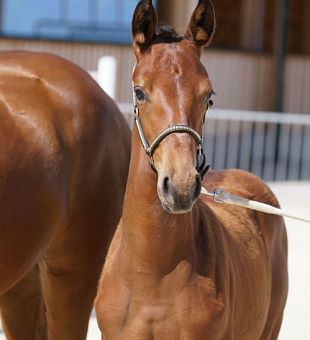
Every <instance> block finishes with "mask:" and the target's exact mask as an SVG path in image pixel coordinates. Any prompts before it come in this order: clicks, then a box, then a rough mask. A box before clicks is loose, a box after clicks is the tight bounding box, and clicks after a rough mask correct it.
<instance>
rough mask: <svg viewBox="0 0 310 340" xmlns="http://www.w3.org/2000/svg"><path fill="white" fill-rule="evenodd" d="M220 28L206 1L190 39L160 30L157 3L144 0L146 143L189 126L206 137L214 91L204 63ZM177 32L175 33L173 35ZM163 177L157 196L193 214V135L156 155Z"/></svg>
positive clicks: (138, 25) (140, 21)
mask: <svg viewBox="0 0 310 340" xmlns="http://www.w3.org/2000/svg"><path fill="white" fill-rule="evenodd" d="M214 26H215V19H214V10H213V6H212V3H211V1H210V0H200V1H199V3H198V5H197V7H196V9H195V11H194V13H193V15H192V18H191V21H190V24H189V26H188V29H187V32H186V35H185V37H178V36H176V35H171V34H169V33H167V31H165V33H164V34H163V33H162V32H161V33H158V31H156V28H157V15H156V12H155V9H154V7H153V5H152V1H151V0H141V1H140V2H139V3H138V5H137V8H136V10H135V13H134V17H133V22H132V31H133V48H134V52H135V55H136V59H137V64H136V67H135V70H134V72H133V85H134V90H135V94H136V98H137V105H138V109H139V115H140V119H141V124H142V127H143V131H144V134H145V136H146V139H147V140H148V141H149V142H152V141H153V140H154V138H155V137H156V136H158V134H159V133H160V132H162V131H164V130H166V129H167V128H169V127H172V126H175V125H187V126H189V127H191V128H192V129H194V130H196V131H197V132H198V133H199V134H200V135H201V134H202V124H203V118H204V115H205V112H206V110H207V107H208V102H209V100H210V98H211V95H212V92H213V91H212V86H211V83H210V80H209V78H208V74H207V72H206V70H205V69H204V67H203V66H202V64H201V62H200V55H201V52H202V48H203V46H205V45H206V44H207V43H208V42H209V41H210V39H211V37H212V35H213V32H214ZM170 33H171V32H170ZM153 160H154V165H155V168H156V171H157V173H158V182H157V191H158V196H159V198H160V200H161V203H162V205H163V207H164V209H166V210H167V211H169V212H171V213H185V212H187V211H189V210H191V209H192V207H193V204H194V203H195V202H196V200H197V198H198V196H199V194H200V190H201V178H200V175H199V174H198V172H197V170H196V165H197V143H196V141H195V139H194V138H193V137H192V136H191V135H189V134H187V133H173V134H170V135H169V136H167V137H166V138H165V139H164V140H162V141H161V142H160V144H159V145H158V147H157V148H156V150H155V152H154V154H153Z"/></svg>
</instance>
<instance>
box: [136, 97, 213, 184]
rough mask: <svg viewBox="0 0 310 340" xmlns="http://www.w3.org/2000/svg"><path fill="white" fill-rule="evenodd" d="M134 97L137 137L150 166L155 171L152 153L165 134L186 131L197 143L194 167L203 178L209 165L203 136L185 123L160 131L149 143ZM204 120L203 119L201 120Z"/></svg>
mask: <svg viewBox="0 0 310 340" xmlns="http://www.w3.org/2000/svg"><path fill="white" fill-rule="evenodd" d="M133 97H134V113H135V123H136V126H137V129H138V133H139V137H140V140H141V143H142V146H143V148H144V150H145V153H146V154H147V155H148V156H149V157H150V162H149V164H150V166H151V168H152V169H153V170H154V171H155V172H156V168H155V165H154V160H153V154H154V151H155V150H156V148H157V147H158V145H159V144H160V142H161V141H162V140H163V139H165V138H166V137H167V136H169V135H171V134H172V133H187V134H189V135H191V136H192V137H193V138H194V139H195V141H196V143H197V165H196V169H197V171H198V173H199V174H200V177H201V180H203V179H204V175H205V174H206V172H207V171H208V169H209V165H207V163H206V157H205V154H204V152H203V148H202V145H203V138H202V137H201V136H200V134H199V133H198V132H197V131H195V130H194V129H192V128H191V127H189V126H187V125H183V124H180V125H175V126H172V127H169V128H167V129H166V130H164V131H162V132H161V133H160V134H159V135H158V136H157V137H156V138H155V139H154V140H153V142H152V143H151V144H149V143H148V141H147V139H146V137H145V135H144V132H143V128H142V125H141V121H140V117H139V109H138V106H137V100H136V98H135V95H134V96H133ZM203 121H204V120H203Z"/></svg>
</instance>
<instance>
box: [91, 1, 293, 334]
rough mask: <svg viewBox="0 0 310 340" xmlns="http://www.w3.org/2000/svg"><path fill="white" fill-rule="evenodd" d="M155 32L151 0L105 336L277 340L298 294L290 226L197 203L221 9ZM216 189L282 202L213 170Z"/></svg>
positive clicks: (252, 183) (111, 262)
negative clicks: (291, 280) (291, 279)
mask: <svg viewBox="0 0 310 340" xmlns="http://www.w3.org/2000/svg"><path fill="white" fill-rule="evenodd" d="M156 26H157V16H156V13H155V10H154V8H153V6H152V3H151V1H150V0H141V1H140V2H139V4H138V6H137V8H136V11H135V14H134V19H133V37H134V51H135V54H136V58H137V65H136V67H135V70H134V72H133V83H134V91H135V97H136V104H137V107H136V110H135V111H136V122H137V127H134V130H133V136H132V157H131V163H130V169H129V177H128V182H127V189H126V194H125V200H124V208H123V216H122V220H121V223H120V224H119V226H118V229H117V232H116V234H115V236H114V239H113V241H112V244H111V247H110V250H109V253H108V255H107V258H106V263H105V266H104V269H103V273H102V277H101V280H100V285H99V290H98V295H97V299H96V311H97V317H98V323H99V327H100V329H101V332H102V336H103V339H105V340H116V339H124V340H135V339H139V340H151V339H155V340H166V339H175V340H200V339H201V340H205V339H211V340H216V339H235V340H257V339H261V340H268V339H276V338H277V335H278V332H279V329H280V326H281V321H282V315H283V309H284V305H285V301H286V296H287V240H286V231H285V226H284V222H283V219H282V218H280V217H277V216H270V215H264V214H262V213H257V212H253V211H250V210H246V209H243V208H237V207H227V206H224V205H218V204H216V203H214V202H212V201H211V200H210V199H209V198H205V199H199V200H198V202H197V203H196V204H195V202H196V201H197V199H198V196H199V193H200V189H201V187H200V185H201V183H200V176H201V175H203V171H204V167H201V165H200V164H199V163H200V162H199V160H198V164H197V161H196V159H197V157H198V156H197V151H196V150H197V145H198V155H199V154H200V146H201V139H200V137H199V135H200V134H201V131H202V122H203V117H204V113H205V111H206V109H207V107H208V102H209V100H210V96H211V94H212V86H211V83H210V81H209V78H208V75H207V73H206V71H205V69H204V68H203V66H202V65H201V63H200V61H199V55H200V53H201V49H202V47H203V46H204V45H206V44H207V43H208V41H209V40H210V38H211V36H212V34H213V31H214V12H213V7H212V4H211V3H210V2H209V1H207V0H201V1H199V4H198V6H197V8H196V10H195V12H194V14H193V16H192V18H191V22H190V25H189V28H188V30H187V33H186V36H185V37H180V36H178V35H176V34H175V33H174V32H173V31H172V30H167V29H165V30H163V29H162V28H159V27H156ZM160 132H163V133H161V134H160V135H159V133H160ZM157 136H159V137H158V138H156V137H157ZM140 139H141V141H142V144H141V141H140ZM154 140H155V144H154V143H153V141H154ZM149 142H152V143H151V145H149ZM145 151H146V153H147V155H148V156H149V157H150V159H149V161H150V163H151V167H150V166H149V165H148V156H147V155H146V153H145ZM199 157H200V156H199ZM195 165H196V167H195ZM154 169H155V170H156V172H155V171H153V170H154ZM205 182H206V186H207V187H208V189H209V190H211V189H212V188H214V187H220V188H223V189H224V190H227V191H229V192H232V193H234V194H239V195H242V196H246V197H249V198H252V199H256V200H258V201H262V202H266V203H269V204H272V205H277V204H278V203H277V200H276V198H275V197H274V195H273V194H272V193H271V191H270V190H269V189H268V187H267V186H266V185H265V184H264V183H263V182H262V181H261V180H260V179H258V178H257V177H255V176H254V175H251V174H249V173H245V172H242V171H238V170H227V171H221V172H209V173H208V174H207V176H206V179H205Z"/></svg>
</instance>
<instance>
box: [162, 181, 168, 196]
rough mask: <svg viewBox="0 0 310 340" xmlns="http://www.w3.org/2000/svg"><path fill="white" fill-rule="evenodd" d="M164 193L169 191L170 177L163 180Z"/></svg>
mask: <svg viewBox="0 0 310 340" xmlns="http://www.w3.org/2000/svg"><path fill="white" fill-rule="evenodd" d="M163 191H164V193H165V194H167V193H168V191H169V177H165V178H164V180H163Z"/></svg>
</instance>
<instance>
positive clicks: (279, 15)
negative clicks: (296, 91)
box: [274, 0, 290, 112]
mask: <svg viewBox="0 0 310 340" xmlns="http://www.w3.org/2000/svg"><path fill="white" fill-rule="evenodd" d="M289 2H290V1H289V0H276V10H275V34H274V60H275V105H274V110H275V111H276V112H283V95H284V77H285V64H286V55H287V42H288V16H289Z"/></svg>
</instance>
